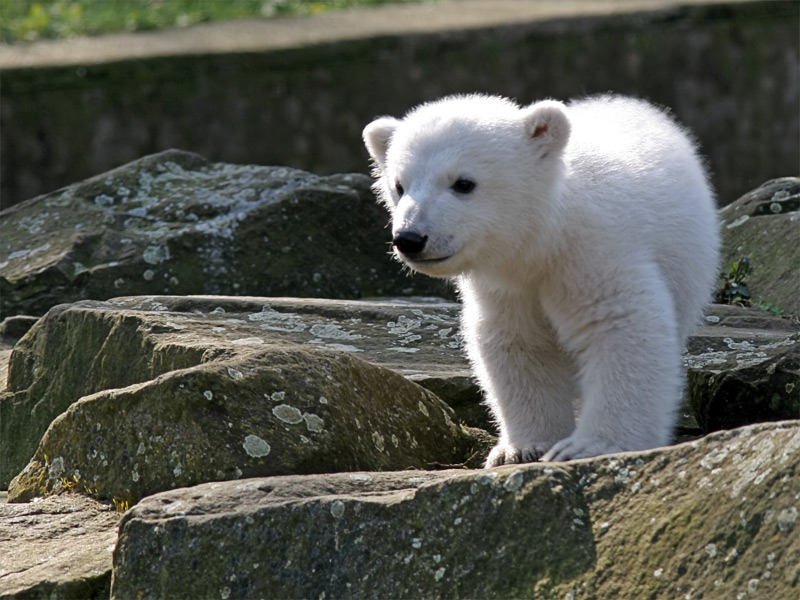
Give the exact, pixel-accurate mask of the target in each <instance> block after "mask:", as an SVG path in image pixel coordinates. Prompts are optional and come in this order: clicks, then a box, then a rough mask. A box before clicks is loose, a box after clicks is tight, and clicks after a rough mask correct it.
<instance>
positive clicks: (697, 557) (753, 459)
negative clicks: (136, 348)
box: [112, 421, 800, 599]
mask: <svg viewBox="0 0 800 600" xmlns="http://www.w3.org/2000/svg"><path fill="white" fill-rule="evenodd" d="M798 464H800V422H797V421H795V422H786V423H782V424H767V425H757V426H753V427H747V428H743V429H738V430H733V431H727V432H724V433H719V434H714V435H712V436H709V437H707V438H704V439H702V440H699V441H697V442H692V443H689V444H683V445H680V446H675V447H671V448H665V449H660V450H656V451H651V452H645V453H636V454H633V453H631V454H622V455H615V456H607V457H599V458H596V459H589V460H582V461H575V462H570V463H563V464H558V465H548V464H530V465H523V466H509V467H501V468H497V469H492V470H489V471H470V472H465V471H445V472H439V473H419V472H405V473H351V474H336V475H329V476H314V477H286V478H271V479H256V480H250V481H241V482H225V483H210V484H205V485H202V486H198V487H194V488H190V489H183V490H174V491H171V492H166V493H164V494H159V495H156V496H153V497H150V498H147V499H146V500H144V501H143V502H141V503H140V504H138V505H137V506H136V507H134V508H133V509H132V510H131V511H130V512H128V513H127V514H126V515H125V517H124V519H123V522H122V524H121V527H120V539H119V543H118V545H117V549H116V551H115V553H114V581H113V585H112V598H137V597H138V598H143V599H148V598H163V597H171V596H175V595H178V596H181V597H191V596H203V597H206V596H220V597H225V598H254V597H281V598H320V597H328V598H343V597H347V598H356V597H357V598H428V597H444V598H517V597H533V598H575V599H594V598H623V597H624V598H685V597H691V598H737V597H739V598H745V597H746V598H751V597H756V598H776V599H777V598H787V599H788V598H792V597H795V596H796V595H797V592H798V588H800V571H798V568H797V565H798V564H800V536H798V535H797V528H798V526H800V524H798V522H797V521H798V510H799V509H800V505H799V504H798V493H800V487H798V480H799V479H798V476H800V474H799V473H798Z"/></svg>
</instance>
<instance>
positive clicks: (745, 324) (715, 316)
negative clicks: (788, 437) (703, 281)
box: [684, 305, 800, 433]
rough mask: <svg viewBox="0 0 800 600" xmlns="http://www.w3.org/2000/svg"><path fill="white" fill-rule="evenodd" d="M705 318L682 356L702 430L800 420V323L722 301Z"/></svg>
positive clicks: (692, 405) (689, 389)
mask: <svg viewBox="0 0 800 600" xmlns="http://www.w3.org/2000/svg"><path fill="white" fill-rule="evenodd" d="M706 320H707V322H708V326H707V327H705V328H703V330H702V332H701V335H698V336H695V337H693V338H691V339H690V341H689V351H688V352H687V354H686V356H685V360H684V362H685V363H686V365H687V366H688V380H689V385H688V404H689V406H690V407H691V413H692V415H693V416H694V418H695V419H696V420H697V423H698V425H699V427H700V430H701V432H703V433H708V432H710V431H717V430H720V429H731V428H734V427H739V426H742V425H746V424H748V423H756V422H761V421H779V420H782V419H800V324H798V323H797V322H796V321H795V320H793V319H778V318H775V317H772V316H770V315H768V314H767V313H766V312H764V311H762V310H760V309H756V308H751V309H743V308H739V307H734V306H722V305H716V306H714V307H712V309H711V310H710V311H709V315H708V316H707V317H706Z"/></svg>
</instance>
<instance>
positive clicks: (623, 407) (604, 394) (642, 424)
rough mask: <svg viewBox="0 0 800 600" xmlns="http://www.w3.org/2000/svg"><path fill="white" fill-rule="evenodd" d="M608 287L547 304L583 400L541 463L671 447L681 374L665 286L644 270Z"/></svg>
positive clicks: (670, 302) (675, 327)
mask: <svg viewBox="0 0 800 600" xmlns="http://www.w3.org/2000/svg"><path fill="white" fill-rule="evenodd" d="M587 287H589V288H590V286H587ZM583 289H587V288H586V287H584V288H583ZM590 289H591V288H590ZM607 290H608V291H607V292H606V294H605V295H600V296H598V297H595V298H586V299H585V300H586V301H585V302H583V303H581V302H577V301H574V302H564V298H563V297H562V298H561V300H560V301H559V302H555V301H554V302H550V303H547V310H548V313H549V314H550V316H551V319H552V320H553V322H554V324H555V326H556V328H557V330H558V331H559V338H560V339H561V340H562V343H563V344H564V346H565V347H566V348H567V349H568V350H569V351H570V352H571V353H572V354H573V355H574V356H575V358H576V361H577V363H578V370H579V378H580V384H579V385H580V395H581V400H582V403H581V411H580V414H579V417H578V424H577V427H576V428H575V431H573V432H572V433H571V434H570V435H569V436H568V437H566V438H565V439H563V440H561V441H559V442H558V443H556V444H555V445H553V446H552V448H550V450H549V451H548V452H547V453H546V454H545V455H544V456H543V457H542V460H544V461H564V460H571V459H576V458H585V457H591V456H598V455H600V454H609V453H613V452H620V451H635V450H645V449H648V448H654V447H658V446H663V445H666V444H668V443H669V442H670V439H671V435H672V430H673V427H674V422H675V417H676V413H677V409H678V407H679V403H680V398H681V389H682V386H683V371H682V367H681V356H680V352H681V348H680V344H681V343H682V341H681V340H679V338H678V336H679V334H678V331H679V327H678V324H677V323H676V315H675V308H674V304H673V299H672V297H671V295H670V292H669V289H668V286H667V285H666V283H665V282H664V281H663V280H662V279H661V278H660V277H659V276H658V269H657V268H647V267H643V268H640V269H637V271H636V272H634V273H632V276H631V277H626V278H622V279H620V280H617V281H615V282H614V283H613V284H612V285H611V286H608V287H607ZM572 291H573V292H576V290H572ZM570 295H571V294H568V296H570ZM572 297H573V298H574V296H572ZM576 309H579V310H576Z"/></svg>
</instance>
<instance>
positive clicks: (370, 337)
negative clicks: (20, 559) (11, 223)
mask: <svg viewBox="0 0 800 600" xmlns="http://www.w3.org/2000/svg"><path fill="white" fill-rule="evenodd" d="M456 311H457V307H456V306H455V305H452V304H447V303H442V304H434V303H417V304H413V303H409V302H402V301H399V302H347V301H333V300H327V301H326V300H302V299H266V298H231V297H227V298H226V297H189V298H187V297H150V298H146V297H137V298H121V299H115V300H111V301H109V302H105V303H101V302H84V303H78V304H75V305H64V306H60V307H57V308H56V309H53V310H52V311H51V312H50V313H49V314H48V315H47V317H46V318H44V319H43V320H42V321H41V322H40V323H39V324H37V326H36V327H35V328H34V330H32V331H31V333H30V335H29V336H28V337H27V338H26V339H25V340H23V342H21V343H20V344H19V345H18V346H17V349H16V351H15V354H14V356H13V358H12V369H11V371H10V386H9V390H10V391H9V393H7V395H6V396H4V397H2V398H0V411H2V412H0V416H2V419H1V420H2V427H3V429H2V434H3V435H2V439H1V440H0V456H2V459H3V460H2V465H3V472H4V474H5V476H6V477H11V476H13V475H15V474H16V473H17V472H19V470H21V468H22V466H24V463H28V460H29V459H30V457H31V456H33V459H32V460H31V462H30V463H29V464H28V466H27V467H26V469H25V470H24V471H23V472H22V473H21V474H20V475H19V476H18V477H17V478H16V479H15V480H14V481H12V482H11V487H10V492H11V497H12V499H13V500H16V501H20V500H26V499H29V498H31V497H33V496H35V495H42V494H47V493H51V492H53V491H58V489H60V484H61V480H62V479H63V478H66V479H67V480H70V479H71V478H73V476H74V475H75V474H76V473H77V476H78V477H79V479H80V480H81V483H82V484H85V485H86V487H87V488H89V489H92V490H95V493H96V495H98V496H99V497H102V498H105V499H107V500H108V499H111V498H113V497H119V498H124V499H128V500H130V501H136V500H138V499H140V498H141V497H143V496H145V495H147V494H150V493H154V492H156V491H161V490H164V489H169V488H172V487H178V486H184V485H192V484H195V483H199V482H201V481H209V480H214V479H235V478H240V477H248V476H251V477H252V476H255V475H272V474H289V473H316V472H335V471H350V470H356V469H369V470H387V469H388V470H397V469H404V468H407V467H422V468H425V467H432V466H434V465H435V463H444V464H456V463H462V462H465V461H466V460H467V459H468V458H469V457H470V456H472V455H473V454H474V453H476V452H478V454H480V452H479V451H480V450H482V449H483V447H484V445H485V443H488V442H487V441H485V437H484V436H483V434H480V433H478V432H472V431H471V430H467V429H464V428H462V426H461V425H460V424H459V422H458V421H459V419H458V417H457V416H456V414H455V413H453V412H452V409H450V407H448V406H447V405H446V404H444V403H443V402H442V401H441V400H440V399H439V398H438V397H437V396H435V395H434V394H432V393H431V392H429V391H427V390H425V389H424V388H422V387H420V386H418V385H416V384H415V383H413V382H412V381H410V379H409V378H407V377H402V376H401V375H406V376H414V377H415V378H416V379H417V380H419V381H422V382H424V380H425V379H426V378H432V379H434V380H436V381H441V380H446V379H448V378H449V377H450V376H453V375H455V376H456V377H457V378H458V379H459V380H460V379H464V378H466V377H467V373H468V371H467V370H466V366H465V364H464V361H463V358H461V355H460V351H459V341H458V339H459V338H458V335H457V328H456V326H455V313H456ZM362 358H363V359H366V360H369V361H370V362H365V360H363V359H362ZM371 363H374V364H371ZM86 365H90V367H89V368H88V369H87V368H86ZM62 413H63V414H62ZM51 421H52V423H51ZM45 430H47V434H46V435H45V436H44V438H43V439H42V441H41V443H39V440H40V438H42V435H43V434H44V433H45ZM248 440H249V442H248ZM37 446H38V449H37ZM34 450H36V452H35V455H33V451H34ZM26 455H27V456H26ZM20 461H24V462H23V464H22V465H20V464H19V463H20ZM475 462H479V459H477V460H476V461H475Z"/></svg>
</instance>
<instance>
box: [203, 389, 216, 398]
mask: <svg viewBox="0 0 800 600" xmlns="http://www.w3.org/2000/svg"><path fill="white" fill-rule="evenodd" d="M203 397H204V398H205V399H206V400H211V399H212V398H213V397H214V392H212V391H211V390H206V391H205V392H203Z"/></svg>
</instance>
